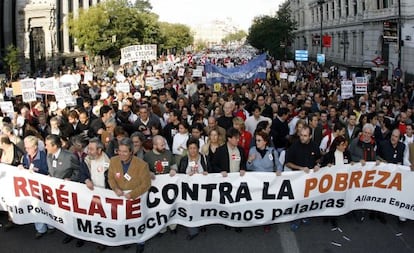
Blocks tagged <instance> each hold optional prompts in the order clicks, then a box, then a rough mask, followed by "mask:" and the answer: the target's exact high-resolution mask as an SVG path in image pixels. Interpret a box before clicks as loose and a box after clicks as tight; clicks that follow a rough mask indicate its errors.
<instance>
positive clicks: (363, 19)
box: [289, 0, 414, 79]
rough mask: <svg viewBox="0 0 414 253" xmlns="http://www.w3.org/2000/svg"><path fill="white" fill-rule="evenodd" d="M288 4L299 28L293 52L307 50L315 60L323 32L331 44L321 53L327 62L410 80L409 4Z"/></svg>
mask: <svg viewBox="0 0 414 253" xmlns="http://www.w3.org/2000/svg"><path fill="white" fill-rule="evenodd" d="M289 4H290V8H291V10H292V17H293V18H294V20H296V22H297V24H298V30H297V31H296V33H295V35H296V39H295V41H294V44H293V48H294V49H306V50H308V52H309V55H310V56H311V57H314V58H316V55H317V54H318V53H321V52H320V51H321V47H320V36H321V31H322V36H327V35H328V37H330V39H331V45H330V47H324V48H323V49H322V51H323V52H322V53H323V54H325V58H326V62H327V63H333V64H336V65H339V66H342V68H346V69H348V70H351V69H358V68H360V69H361V68H373V69H374V70H375V71H377V72H379V73H383V74H385V76H387V77H388V78H392V77H394V76H393V74H395V73H397V72H396V71H395V69H397V68H399V69H401V73H402V74H404V73H405V74H406V76H407V78H408V77H410V76H411V78H412V75H413V74H414V1H413V0H324V1H321V0H290V1H289ZM321 23H322V27H321ZM400 27H401V29H399V28H400ZM399 42H400V44H399ZM399 45H400V46H399ZM399 50H400V51H399ZM378 57H379V59H381V60H383V62H384V63H383V64H379V66H376V64H374V63H373V62H372V60H373V59H376V58H378ZM377 74H378V73H377ZM398 74H399V73H397V75H398ZM411 78H410V79H411Z"/></svg>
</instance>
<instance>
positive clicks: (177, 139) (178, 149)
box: [172, 133, 189, 155]
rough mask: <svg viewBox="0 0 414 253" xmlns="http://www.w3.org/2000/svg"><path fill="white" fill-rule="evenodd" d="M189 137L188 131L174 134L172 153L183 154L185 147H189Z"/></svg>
mask: <svg viewBox="0 0 414 253" xmlns="http://www.w3.org/2000/svg"><path fill="white" fill-rule="evenodd" d="M188 138H189V135H188V133H186V134H180V133H177V134H176V135H174V139H173V145H172V153H173V154H174V155H183V152H184V150H185V149H187V140H188Z"/></svg>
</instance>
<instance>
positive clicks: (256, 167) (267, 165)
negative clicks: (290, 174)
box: [246, 146, 282, 172]
mask: <svg viewBox="0 0 414 253" xmlns="http://www.w3.org/2000/svg"><path fill="white" fill-rule="evenodd" d="M266 149H267V151H266V154H265V155H264V156H263V157H262V155H261V154H260V153H259V152H258V151H257V150H256V146H253V147H252V148H250V151H249V156H250V155H255V158H254V160H253V161H252V162H251V163H249V162H247V164H246V167H247V170H249V171H258V172H275V171H282V164H281V163H280V161H279V155H278V153H277V151H276V150H275V149H274V148H272V147H267V148H266Z"/></svg>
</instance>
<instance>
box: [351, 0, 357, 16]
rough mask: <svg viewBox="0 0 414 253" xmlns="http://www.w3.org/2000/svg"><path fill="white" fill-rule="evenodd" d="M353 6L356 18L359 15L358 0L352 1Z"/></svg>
mask: <svg viewBox="0 0 414 253" xmlns="http://www.w3.org/2000/svg"><path fill="white" fill-rule="evenodd" d="M352 5H353V6H354V16H356V15H357V14H358V3H357V2H356V0H352Z"/></svg>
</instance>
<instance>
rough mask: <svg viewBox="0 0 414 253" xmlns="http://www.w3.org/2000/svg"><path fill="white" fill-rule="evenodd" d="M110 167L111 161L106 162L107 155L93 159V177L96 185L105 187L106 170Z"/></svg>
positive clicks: (91, 171)
mask: <svg viewBox="0 0 414 253" xmlns="http://www.w3.org/2000/svg"><path fill="white" fill-rule="evenodd" d="M108 169H109V163H108V162H105V157H104V156H103V155H101V157H99V158H98V159H96V160H91V168H90V173H91V179H92V182H93V184H94V185H95V186H97V187H100V188H105V174H104V173H105V171H106V170H108Z"/></svg>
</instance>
